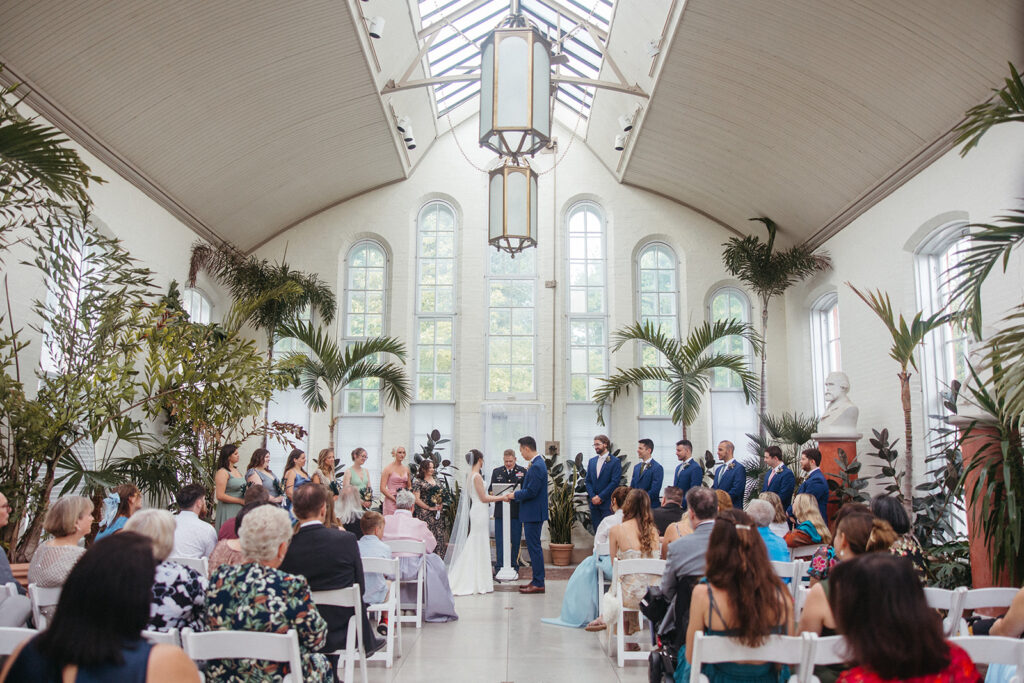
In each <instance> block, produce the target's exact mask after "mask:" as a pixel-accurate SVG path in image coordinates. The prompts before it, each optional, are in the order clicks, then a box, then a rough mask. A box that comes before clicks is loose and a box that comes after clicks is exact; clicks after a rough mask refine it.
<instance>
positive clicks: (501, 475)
mask: <svg viewBox="0 0 1024 683" xmlns="http://www.w3.org/2000/svg"><path fill="white" fill-rule="evenodd" d="M503 462H504V465H502V466H501V467H495V468H494V471H493V472H491V483H490V487H489V488H488V489H487V491H488V493H492V494H493V493H494V492H493V488H494V485H495V484H515V485H516V488H519V487H520V486H522V483H523V477H525V476H526V468H525V467H523V466H522V465H517V464H516V454H515V451H513V450H512V449H511V448H508V449H506V450H505V455H504V457H503ZM504 507H505V506H504V505H503V504H502V503H496V504H495V506H494V545H495V546H496V547H497V549H498V554H497V558H498V561H497V563H496V564H495V571H497V570H498V569H501V567H502V561H503V560H504V559H505V556H504V549H505V544H504V543H503V541H504V539H505V530H504V528H503V525H502V523H501V520H502V519H503V515H504ZM508 507H509V512H510V513H511V516H510V517H509V520H508V522H509V534H510V536H511V538H510V539H509V540H510V541H511V543H510V544H509V548H511V550H512V568H513V569H515V570H516V571H519V544H520V542H521V541H522V538H523V525H522V523H521V522H520V521H519V503H516V502H511V503H509V504H508Z"/></svg>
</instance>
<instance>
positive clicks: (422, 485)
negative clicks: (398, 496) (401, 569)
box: [412, 460, 448, 557]
mask: <svg viewBox="0 0 1024 683" xmlns="http://www.w3.org/2000/svg"><path fill="white" fill-rule="evenodd" d="M412 492H413V495H415V496H416V507H414V508H413V510H412V516H413V517H415V518H416V519H419V520H423V521H424V522H426V523H427V528H428V529H430V533H432V534H434V538H436V539H437V547H436V548H434V552H435V553H437V554H438V555H440V556H441V557H444V553H445V550H446V549H447V547H448V539H447V538H446V537H445V533H444V519H443V518H442V516H441V503H442V501H443V495H444V492H443V490H442V489H441V486H440V484H438V482H437V479H436V478H435V477H434V461H433V460H424V461H423V462H421V463H420V466H419V469H417V470H416V476H415V477H413V479H412Z"/></svg>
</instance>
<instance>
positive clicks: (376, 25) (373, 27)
mask: <svg viewBox="0 0 1024 683" xmlns="http://www.w3.org/2000/svg"><path fill="white" fill-rule="evenodd" d="M383 34H384V17H379V16H378V17H373V18H372V19H370V37H371V38H380V37H381V36H382V35H383Z"/></svg>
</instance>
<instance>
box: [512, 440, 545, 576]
mask: <svg viewBox="0 0 1024 683" xmlns="http://www.w3.org/2000/svg"><path fill="white" fill-rule="evenodd" d="M514 498H515V500H516V502H517V503H519V519H520V520H521V521H522V522H523V535H525V536H526V549H527V550H528V551H529V553H530V569H531V570H532V571H533V580H532V581H530V585H531V586H541V587H543V586H544V551H543V550H542V549H541V547H540V529H541V527H542V526H544V522H546V521H547V519H548V466H547V464H545V462H544V458H543V457H541V455H540V454H537V455H535V456H534V457H533V460H531V461H530V469H528V470H526V476H525V477H523V488H521V489H519V490H518V491H516V492H515V494H514Z"/></svg>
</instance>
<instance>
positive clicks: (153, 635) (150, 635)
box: [142, 628, 181, 646]
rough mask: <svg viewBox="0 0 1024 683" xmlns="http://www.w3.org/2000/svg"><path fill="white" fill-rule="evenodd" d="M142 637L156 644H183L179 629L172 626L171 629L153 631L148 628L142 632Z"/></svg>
mask: <svg viewBox="0 0 1024 683" xmlns="http://www.w3.org/2000/svg"><path fill="white" fill-rule="evenodd" d="M142 638H143V639H144V640H148V641H149V642H151V643H153V644H154V645H176V646H180V645H181V638H180V637H179V636H178V629H176V628H172V629H171V630H170V631H152V630H149V629H147V630H145V631H143V632H142Z"/></svg>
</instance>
